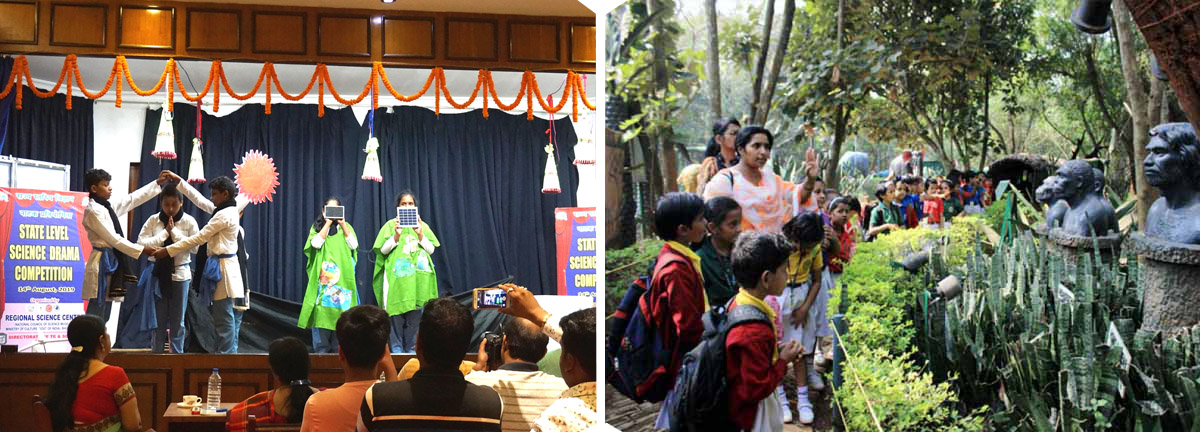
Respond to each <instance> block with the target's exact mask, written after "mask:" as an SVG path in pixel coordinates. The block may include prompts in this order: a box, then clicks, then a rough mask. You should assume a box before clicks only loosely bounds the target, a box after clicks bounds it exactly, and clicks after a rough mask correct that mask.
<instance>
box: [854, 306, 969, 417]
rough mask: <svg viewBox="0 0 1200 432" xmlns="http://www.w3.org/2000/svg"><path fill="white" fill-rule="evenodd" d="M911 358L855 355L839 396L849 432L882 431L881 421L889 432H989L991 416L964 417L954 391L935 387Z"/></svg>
mask: <svg viewBox="0 0 1200 432" xmlns="http://www.w3.org/2000/svg"><path fill="white" fill-rule="evenodd" d="M856 325H858V324H856ZM853 331H858V328H857V327H856V328H855V330H853ZM847 349H848V350H850V349H854V346H848V347H847ZM908 357H909V355H908V354H902V355H899V356H896V355H893V354H890V353H888V352H887V351H885V350H883V349H878V348H868V349H863V350H857V349H856V350H855V351H854V354H852V356H851V357H850V358H849V359H848V361H847V362H846V363H845V364H844V365H845V371H844V372H843V374H844V376H845V377H846V378H845V379H846V384H845V386H844V387H843V388H842V389H841V390H839V391H838V392H837V397H838V401H839V403H841V405H842V408H843V409H844V410H845V411H846V416H847V417H846V430H851V431H873V430H878V428H877V426H876V423H875V419H878V420H879V424H878V426H879V427H882V428H883V430H885V431H938V432H941V431H981V430H983V417H982V415H983V413H984V412H985V410H983V409H979V410H976V411H975V412H972V413H969V414H967V415H961V414H959V413H958V411H957V410H956V409H955V408H954V407H953V406H952V405H950V404H952V403H953V402H955V395H954V390H953V389H952V388H951V387H950V385H949V384H948V383H934V382H933V378H932V377H931V376H930V375H929V374H928V373H922V372H920V371H919V370H917V369H916V368H914V367H913V365H912V361H911V360H910V359H909V358H908ZM872 413H874V416H872Z"/></svg>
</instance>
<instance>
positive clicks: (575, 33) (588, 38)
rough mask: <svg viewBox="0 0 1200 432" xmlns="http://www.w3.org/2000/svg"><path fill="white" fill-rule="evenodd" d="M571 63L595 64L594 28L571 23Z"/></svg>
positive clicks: (593, 26)
mask: <svg viewBox="0 0 1200 432" xmlns="http://www.w3.org/2000/svg"><path fill="white" fill-rule="evenodd" d="M570 39H571V63H590V64H596V26H595V25H587V24H579V23H571V35H570Z"/></svg>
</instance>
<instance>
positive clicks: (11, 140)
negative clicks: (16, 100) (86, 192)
mask: <svg viewBox="0 0 1200 432" xmlns="http://www.w3.org/2000/svg"><path fill="white" fill-rule="evenodd" d="M10 67H11V66H10ZM0 90H3V88H0ZM21 90H22V91H23V92H24V93H23V95H22V103H21V105H22V109H17V107H15V106H14V107H12V108H11V109H10V110H9V111H8V113H9V116H8V129H7V130H8V138H7V139H5V140H4V148H3V151H2V152H0V154H6V155H11V156H16V157H19V158H25V159H35V160H40V161H46V162H54V163H60V164H66V165H70V166H71V190H74V191H82V190H83V173H84V172H86V171H87V170H88V169H89V168H92V164H93V156H94V155H95V139H94V132H95V130H94V129H93V124H94V120H93V118H92V115H93V114H92V100H91V99H88V98H84V97H78V96H75V97H74V100H73V101H72V105H73V106H72V109H71V110H70V111H68V110H67V96H66V95H64V94H62V93H59V94H55V95H54V96H52V97H49V98H46V99H42V98H40V97H37V96H34V95H33V91H31V90H29V89H28V88H25V87H22V88H21ZM15 92H16V90H14V93H15ZM2 106H3V104H2V103H0V111H2Z"/></svg>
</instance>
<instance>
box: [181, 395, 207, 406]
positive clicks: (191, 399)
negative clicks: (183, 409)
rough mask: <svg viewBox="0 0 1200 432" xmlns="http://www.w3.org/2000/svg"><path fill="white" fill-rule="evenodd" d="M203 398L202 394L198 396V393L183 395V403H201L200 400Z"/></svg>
mask: <svg viewBox="0 0 1200 432" xmlns="http://www.w3.org/2000/svg"><path fill="white" fill-rule="evenodd" d="M202 400H203V399H201V398H200V396H196V395H184V396H183V404H184V405H200V401H202Z"/></svg>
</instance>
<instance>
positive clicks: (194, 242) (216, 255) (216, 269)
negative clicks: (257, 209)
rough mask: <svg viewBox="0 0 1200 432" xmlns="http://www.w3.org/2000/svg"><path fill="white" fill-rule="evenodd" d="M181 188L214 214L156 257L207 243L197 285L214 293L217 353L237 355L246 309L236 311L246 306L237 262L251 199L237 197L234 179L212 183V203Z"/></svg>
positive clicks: (196, 193) (213, 313) (224, 178)
mask: <svg viewBox="0 0 1200 432" xmlns="http://www.w3.org/2000/svg"><path fill="white" fill-rule="evenodd" d="M180 185H181V188H180V189H181V192H183V194H184V195H185V196H187V197H188V199H191V200H192V202H193V203H195V204H196V207H199V208H200V209H201V210H204V211H206V212H211V213H212V215H213V216H212V218H211V219H209V220H208V224H207V225H205V226H204V228H201V229H200V232H199V233H197V234H196V235H193V236H189V237H188V238H185V239H183V240H180V241H177V242H175V243H174V244H172V245H170V246H167V247H166V248H163V249H162V250H160V251H159V252H158V253H156V254H154V257H155V258H159V259H161V258H166V257H167V256H171V257H174V256H178V255H180V254H184V253H188V251H191V250H193V249H195V248H197V247H199V246H200V245H201V244H205V243H207V244H208V260H207V262H206V263H205V266H204V276H203V277H202V278H201V280H200V281H198V282H197V283H198V284H199V286H200V292H202V293H203V292H210V291H211V292H212V294H213V297H212V299H213V305H212V309H211V311H212V318H213V327H214V328H215V330H216V332H217V352H218V353H222V354H228V353H237V343H238V340H237V339H238V333H239V331H240V327H241V323H242V310H243V309H244V307H240V308H235V302H243V304H244V301H245V299H246V286H245V284H244V282H243V278H244V275H243V274H242V268H243V266H242V265H241V264H240V262H239V259H238V237H239V233H240V231H241V220H240V213H241V210H242V209H243V208H245V206H246V204H248V203H249V200H247V199H245V197H243V196H236V195H237V187H236V186H235V185H234V183H233V179H230V178H229V177H226V176H221V177H217V178H216V179H213V180H212V181H210V182H209V187H210V189H211V195H212V201H209V200H207V199H204V197H202V196H200V195H199V193H198V192H196V190H195V189H193V188H192V187H191V186H188V185H187V184H186V183H180ZM214 203H216V204H215V205H214ZM213 285H215V286H213Z"/></svg>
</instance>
